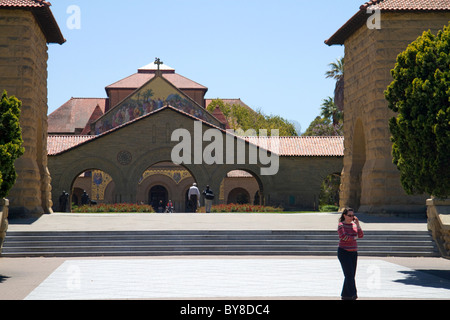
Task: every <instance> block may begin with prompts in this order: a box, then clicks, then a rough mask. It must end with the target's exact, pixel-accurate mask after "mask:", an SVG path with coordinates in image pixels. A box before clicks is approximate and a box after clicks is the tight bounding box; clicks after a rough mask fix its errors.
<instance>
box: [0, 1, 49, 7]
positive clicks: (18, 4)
mask: <svg viewBox="0 0 450 320" xmlns="http://www.w3.org/2000/svg"><path fill="white" fill-rule="evenodd" d="M50 5H51V4H50V2H47V1H43V0H0V7H45V6H50Z"/></svg>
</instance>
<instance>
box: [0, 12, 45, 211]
mask: <svg viewBox="0 0 450 320" xmlns="http://www.w3.org/2000/svg"><path fill="white" fill-rule="evenodd" d="M0 30H1V32H0V90H2V91H3V90H7V92H8V95H15V96H16V97H17V98H18V99H20V100H21V101H22V114H21V118H20V124H21V127H22V135H23V140H24V147H25V154H24V155H23V156H22V157H21V158H19V159H18V160H17V161H16V171H17V174H18V179H17V182H16V184H15V185H14V187H13V188H12V190H11V191H10V193H9V196H8V198H9V200H10V210H9V215H10V216H23V215H28V216H29V215H31V216H33V215H40V214H42V213H45V212H51V206H52V203H51V189H50V174H49V172H48V169H47V59H48V54H47V44H46V39H45V37H44V34H43V33H42V31H41V29H40V27H39V25H38V24H37V22H36V20H35V18H34V16H33V14H32V13H31V12H30V11H26V10H2V9H0Z"/></svg>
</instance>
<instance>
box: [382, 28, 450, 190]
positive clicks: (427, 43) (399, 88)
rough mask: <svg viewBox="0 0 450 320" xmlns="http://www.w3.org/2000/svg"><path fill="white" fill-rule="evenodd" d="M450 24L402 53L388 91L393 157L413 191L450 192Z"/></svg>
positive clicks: (404, 185) (423, 36) (408, 187)
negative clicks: (392, 112) (391, 112)
mask: <svg viewBox="0 0 450 320" xmlns="http://www.w3.org/2000/svg"><path fill="white" fill-rule="evenodd" d="M449 64H450V27H444V29H443V30H441V31H439V32H438V34H437V35H436V36H434V35H433V34H432V33H431V32H430V31H428V32H424V33H423V35H422V36H420V37H419V38H418V39H417V40H416V41H414V42H412V43H411V44H410V45H409V46H408V47H407V49H406V50H405V51H404V52H402V53H401V54H399V56H398V57H397V63H396V65H395V68H394V69H393V70H392V77H393V79H394V80H393V81H392V83H391V84H390V85H389V86H388V88H387V90H386V92H385V96H386V99H387V101H388V102H389V108H390V109H392V110H393V111H394V112H396V113H397V116H396V117H395V118H392V119H391V120H390V122H389V127H390V130H391V133H392V142H393V147H392V154H393V161H394V163H395V164H396V165H397V168H398V169H399V170H400V179H401V183H402V186H403V188H404V189H405V191H406V192H407V193H408V194H416V193H419V194H421V193H428V194H430V195H434V196H436V197H439V198H445V197H447V196H450V169H449V168H450V157H449V155H450V70H449Z"/></svg>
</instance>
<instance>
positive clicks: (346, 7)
mask: <svg viewBox="0 0 450 320" xmlns="http://www.w3.org/2000/svg"><path fill="white" fill-rule="evenodd" d="M364 2H365V1H364V0H340V1H332V0H321V1H310V0H279V1H273V0H271V1H268V0H244V1H242V0H239V1H237V0H164V1H162V0H158V1H156V0H130V1H123V0H122V1H118V0H94V1H93V0H89V1H88V0H53V1H52V7H51V9H52V12H53V14H54V16H55V18H56V20H57V22H58V24H59V26H60V28H61V31H62V33H63V35H64V37H65V38H66V39H67V42H66V43H64V44H63V45H57V44H51V45H50V46H49V51H48V52H49V61H48V65H49V68H48V70H49V74H48V105H49V113H51V112H53V111H54V110H55V109H57V108H58V107H60V106H61V105H62V104H63V103H65V102H66V101H67V100H69V99H70V98H71V97H106V93H105V89H104V88H105V86H107V85H109V84H111V83H113V82H115V81H118V80H120V79H122V78H124V77H126V76H129V75H131V74H133V73H135V72H136V71H137V69H138V68H139V67H142V66H144V65H146V64H148V63H150V62H153V61H154V59H155V57H159V58H161V60H162V61H163V62H164V63H165V64H166V65H169V66H171V67H172V68H174V69H175V70H176V72H177V73H179V74H181V75H183V76H185V77H187V78H189V79H192V80H194V81H196V82H198V83H200V84H202V85H204V86H206V87H208V89H209V90H208V92H207V93H206V97H207V98H240V99H242V101H244V102H245V103H246V104H248V105H249V106H250V107H252V108H253V109H260V110H261V111H263V112H264V113H266V114H273V115H280V116H282V117H283V118H286V119H288V120H295V121H297V122H299V123H300V124H301V127H302V131H305V130H306V129H307V127H308V125H309V124H310V122H311V121H312V120H313V119H314V118H315V117H316V116H318V115H319V114H320V105H321V103H322V99H325V98H327V97H328V96H333V91H334V85H335V82H334V80H331V79H326V78H325V75H324V74H325V72H326V71H327V70H328V64H329V63H330V62H333V61H335V60H336V59H337V58H339V57H341V56H343V55H344V47H343V46H332V47H329V46H327V45H325V44H324V40H326V39H328V38H329V37H330V36H331V35H332V34H333V33H334V32H335V31H336V30H337V29H339V28H340V27H341V26H342V25H343V24H344V23H345V22H346V21H347V20H348V19H349V18H351V17H352V16H353V15H354V14H355V13H356V12H357V11H358V9H359V6H360V5H362V4H363V3H364ZM71 5H76V6H78V8H79V9H80V11H79V12H80V14H79V18H80V19H79V21H80V28H73V27H72V28H69V27H68V25H67V22H68V21H69V22H74V20H72V18H73V17H74V16H73V13H74V12H73V11H71V12H69V13H68V12H67V11H68V8H69V7H70V6H71Z"/></svg>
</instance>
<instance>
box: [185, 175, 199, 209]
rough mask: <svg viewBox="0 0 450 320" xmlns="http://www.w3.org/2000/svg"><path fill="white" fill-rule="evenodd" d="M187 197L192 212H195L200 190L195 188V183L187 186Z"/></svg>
mask: <svg viewBox="0 0 450 320" xmlns="http://www.w3.org/2000/svg"><path fill="white" fill-rule="evenodd" d="M188 199H189V202H190V204H191V208H192V212H194V213H195V212H197V207H198V205H199V199H200V191H199V190H198V188H197V183H195V182H194V183H193V184H192V186H191V187H190V188H189V193H188Z"/></svg>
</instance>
